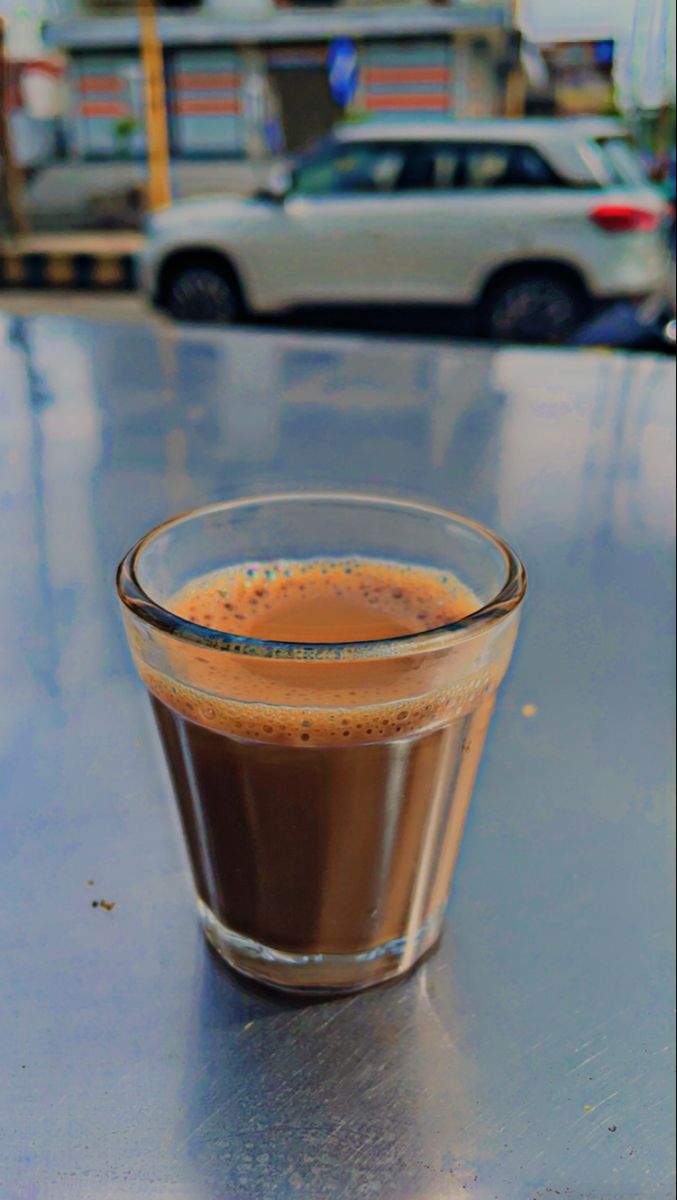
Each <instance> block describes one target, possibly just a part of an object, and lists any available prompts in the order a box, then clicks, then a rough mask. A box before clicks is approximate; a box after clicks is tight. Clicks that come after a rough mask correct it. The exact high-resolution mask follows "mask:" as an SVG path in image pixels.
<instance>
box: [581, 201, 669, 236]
mask: <svg viewBox="0 0 677 1200" xmlns="http://www.w3.org/2000/svg"><path fill="white" fill-rule="evenodd" d="M590 220H591V221H594V223H595V225H597V226H599V228H600V229H603V230H604V232H605V233H655V231H656V230H657V229H658V227H659V225H660V223H661V214H660V213H659V212H656V210H655V209H651V208H641V207H639V205H637V204H599V205H598V206H597V208H593V210H592V212H591V213H590Z"/></svg>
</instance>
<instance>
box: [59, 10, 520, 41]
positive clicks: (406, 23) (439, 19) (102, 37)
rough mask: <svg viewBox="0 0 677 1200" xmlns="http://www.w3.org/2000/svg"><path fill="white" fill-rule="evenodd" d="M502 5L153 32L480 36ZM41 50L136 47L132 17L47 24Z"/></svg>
mask: <svg viewBox="0 0 677 1200" xmlns="http://www.w3.org/2000/svg"><path fill="white" fill-rule="evenodd" d="M509 24H510V16H509V6H508V5H489V6H485V5H483V4H463V5H458V6H453V7H449V8H440V9H433V8H430V7H429V6H425V7H423V6H421V7H420V8H406V9H405V8H401V7H399V6H398V7H387V8H382V9H377V10H374V9H370V10H365V11H362V10H360V9H350V8H341V9H333V10H331V11H328V12H308V11H304V12H294V11H285V12H280V13H276V14H275V15H274V16H270V17H263V18H261V19H259V20H240V19H237V18H229V17H222V18H216V17H213V16H202V15H200V13H199V12H197V13H196V12H195V10H194V9H193V10H191V11H190V12H186V13H185V14H182V15H180V16H179V15H178V14H172V15H171V16H165V15H160V16H159V18H158V31H159V35H160V39H161V41H162V43H163V45H165V46H229V45H239V44H250V45H251V44H258V45H260V44H264V45H265V44H268V43H270V42H310V41H312V42H315V41H323V40H329V39H331V38H335V37H339V36H341V35H344V36H345V35H347V36H349V37H354V38H397V37H403V38H412V37H434V36H436V35H437V36H445V35H446V36H449V34H452V33H456V32H458V33H460V32H462V31H463V30H468V31H472V32H476V33H478V34H481V33H483V32H487V31H489V30H492V29H507V28H508V27H509ZM43 37H44V40H45V42H46V43H47V45H49V46H59V47H61V48H63V49H66V50H107V49H120V48H122V47H128V48H132V47H134V48H136V47H137V46H138V45H139V23H138V20H137V19H136V17H133V16H125V17H88V18H86V19H82V18H80V19H73V20H71V19H65V20H55V21H48V22H47V23H46V25H45V27H44V33H43Z"/></svg>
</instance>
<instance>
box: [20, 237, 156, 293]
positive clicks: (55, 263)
mask: <svg viewBox="0 0 677 1200" xmlns="http://www.w3.org/2000/svg"><path fill="white" fill-rule="evenodd" d="M141 241H142V239H141V237H137V236H136V235H134V234H131V235H124V237H123V238H120V237H117V236H116V235H110V237H106V235H95V236H94V237H92V236H91V235H90V236H87V235H82V236H81V237H78V235H77V234H72V235H65V234H64V235H63V236H59V235H54V236H52V237H44V238H39V237H35V238H31V237H30V235H29V236H28V237H26V238H22V239H19V240H18V241H15V242H7V241H5V242H0V287H19V288H64V289H65V288H68V289H71V288H72V289H79V290H103V289H107V288H108V289H111V290H120V291H129V290H131V289H132V288H134V287H135V286H136V270H135V260H136V253H137V251H138V249H139V248H140V245H141Z"/></svg>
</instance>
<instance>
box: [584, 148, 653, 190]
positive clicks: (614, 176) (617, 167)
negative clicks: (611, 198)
mask: <svg viewBox="0 0 677 1200" xmlns="http://www.w3.org/2000/svg"><path fill="white" fill-rule="evenodd" d="M596 146H597V149H598V151H599V153H600V156H601V159H602V163H603V167H604V172H605V174H606V182H607V183H609V184H613V185H620V186H623V185H625V186H630V187H642V186H644V185H645V184H646V183H647V174H646V171H645V169H644V167H643V165H642V160H641V158H640V157H639V155H638V154H637V152H636V151H635V150H634V149H633V148H632V146H631V145H630V142H629V141H628V139H627V138H624V137H613V138H599V139H598V140H597V142H596Z"/></svg>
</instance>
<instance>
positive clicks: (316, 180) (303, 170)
mask: <svg viewBox="0 0 677 1200" xmlns="http://www.w3.org/2000/svg"><path fill="white" fill-rule="evenodd" d="M405 153H406V150H405V147H404V146H402V145H399V144H398V143H396V142H383V143H380V144H378V143H374V142H356V143H353V144H350V143H348V144H346V145H336V144H334V145H331V146H325V147H323V148H322V149H321V150H319V151H317V152H316V153H315V154H314V155H312V156H309V157H308V158H307V159H304V160H302V161H301V162H300V163H299V165H298V166H297V168H296V170H295V171H294V177H293V185H292V192H293V194H294V195H295V196H336V195H338V196H340V195H352V194H359V193H383V192H392V191H394V189H395V187H396V186H397V184H398V181H399V178H400V175H401V173H402V168H403V166H404V159H405Z"/></svg>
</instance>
